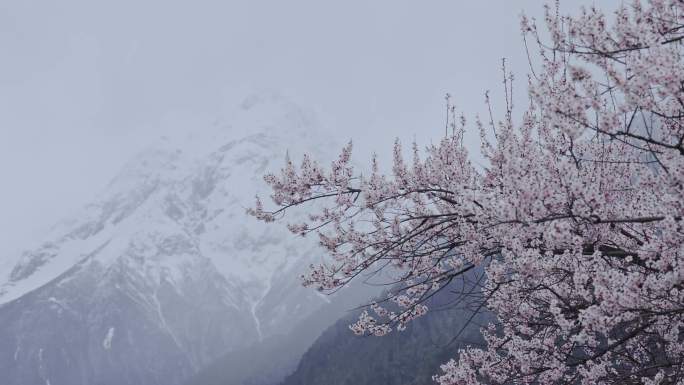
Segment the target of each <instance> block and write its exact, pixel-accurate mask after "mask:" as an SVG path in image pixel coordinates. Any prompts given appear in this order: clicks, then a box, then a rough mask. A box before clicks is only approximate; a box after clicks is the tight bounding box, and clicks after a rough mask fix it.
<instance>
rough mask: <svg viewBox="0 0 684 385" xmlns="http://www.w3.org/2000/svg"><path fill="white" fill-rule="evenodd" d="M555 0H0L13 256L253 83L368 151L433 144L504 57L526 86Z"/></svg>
mask: <svg viewBox="0 0 684 385" xmlns="http://www.w3.org/2000/svg"><path fill="white" fill-rule="evenodd" d="M543 3H544V1H542V0H525V1H504V0H501V1H458V0H448V1H447V0H442V1H437V0H435V1H415V0H414V1H400V0H387V1H370V0H345V1H334V2H333V1H321V0H310V1H304V0H287V1H282V0H281V1H261V0H249V1H230V0H223V1H218V0H214V1H209V0H195V1H176V0H153V1H141V0H117V1H106V2H105V1H94V0H61V1H48V0H45V1H34V0H0V177H1V178H2V182H1V183H2V184H1V186H2V188H1V189H0V251H4V250H10V249H14V248H22V247H26V246H27V244H26V242H28V241H30V240H33V239H34V238H36V237H37V234H39V232H40V231H41V230H42V229H43V228H44V227H45V226H47V225H49V224H51V223H53V222H54V221H55V220H57V219H59V218H60V217H61V216H63V215H64V214H65V213H67V212H68V211H70V210H71V209H73V208H75V207H78V206H80V205H81V204H83V203H86V202H87V201H88V200H89V199H90V198H91V197H92V196H93V194H94V193H95V192H96V191H98V190H100V189H101V188H102V187H103V186H104V185H105V184H106V182H107V181H108V180H109V179H110V178H111V177H112V175H113V174H114V173H115V172H116V170H117V169H118V168H119V167H120V165H121V164H122V163H124V162H125V161H126V160H127V158H129V157H130V156H131V155H132V154H133V153H135V152H137V151H139V150H140V149H141V148H142V147H143V146H144V145H146V144H147V143H151V142H153V141H154V140H156V139H155V138H158V137H159V136H161V135H163V134H164V133H166V132H168V131H178V130H181V131H190V130H201V129H202V127H203V126H204V127H206V124H208V122H211V121H212V120H213V119H214V118H215V117H216V116H217V115H219V114H220V113H221V111H225V110H226V109H227V108H228V107H232V105H233V104H235V103H236V101H237V100H240V99H241V98H242V97H243V96H247V95H248V94H250V93H254V92H260V91H262V90H269V91H276V92H279V93H281V94H283V95H285V96H287V97H289V98H291V99H292V100H294V101H296V102H298V103H299V104H300V105H301V106H302V107H304V108H305V109H310V110H312V111H314V113H316V114H317V115H318V118H319V120H320V121H321V122H322V123H323V124H324V125H325V126H327V127H329V128H330V129H334V130H336V131H337V132H338V133H339V135H340V136H341V137H345V138H346V137H352V138H354V139H355V142H356V143H357V144H358V145H357V148H358V149H359V151H373V150H376V151H378V152H380V153H382V152H384V151H385V150H388V149H389V148H390V147H391V142H392V138H393V137H396V136H399V137H401V138H403V139H404V140H405V141H410V140H411V139H412V138H414V137H415V138H416V139H417V140H418V141H419V142H421V143H429V142H430V140H432V139H436V138H439V135H440V134H441V133H442V132H443V129H444V94H445V93H446V92H450V93H451V94H452V95H454V98H453V100H454V102H455V103H456V104H457V106H458V107H459V109H461V110H464V111H465V112H466V114H467V115H468V116H473V115H474V114H475V113H477V112H482V111H483V93H484V91H485V90H487V89H491V90H492V91H494V92H495V95H496V94H499V93H500V92H499V91H500V89H501V88H500V87H501V85H500V84H501V73H500V66H501V58H502V57H507V58H508V60H509V68H510V69H512V70H513V71H514V72H515V74H516V75H517V78H518V81H517V83H516V87H517V89H516V91H517V92H518V95H522V94H523V93H524V89H525V87H524V85H525V82H526V80H525V79H526V73H527V71H528V64H527V58H526V56H525V52H524V48H523V45H522V40H521V37H520V32H519V19H518V16H519V14H520V13H521V11H522V10H523V9H525V10H526V12H527V13H528V14H529V15H533V16H539V15H541V13H542V4H543ZM579 3H580V1H569V0H566V1H564V2H563V9H568V8H569V7H576V6H577V5H578V4H579ZM582 3H588V4H591V3H590V2H587V1H583V2H582ZM601 3H602V4H608V5H611V4H615V3H616V1H608V0H606V1H603V2H601ZM0 258H2V256H0Z"/></svg>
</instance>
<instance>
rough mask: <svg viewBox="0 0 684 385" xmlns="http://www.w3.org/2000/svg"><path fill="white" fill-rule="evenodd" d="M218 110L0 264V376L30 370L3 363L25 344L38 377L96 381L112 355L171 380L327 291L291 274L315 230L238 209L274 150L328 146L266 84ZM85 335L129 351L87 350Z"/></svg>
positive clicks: (143, 373) (279, 324) (298, 315)
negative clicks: (36, 362)
mask: <svg viewBox="0 0 684 385" xmlns="http://www.w3.org/2000/svg"><path fill="white" fill-rule="evenodd" d="M228 116H229V117H228V118H226V119H224V120H225V121H218V122H217V123H216V124H215V125H214V126H213V127H211V128H208V129H206V130H202V131H197V132H195V133H194V134H192V135H188V136H179V137H172V138H166V139H165V140H164V141H163V143H161V144H160V145H159V146H157V147H155V148H150V149H149V150H147V151H144V152H143V153H141V154H140V155H138V156H136V157H135V158H134V159H132V160H131V161H130V162H128V163H127V164H126V165H125V167H124V168H123V169H122V171H121V172H120V173H119V174H118V175H117V176H116V177H115V178H114V179H113V180H112V181H111V183H110V184H109V185H108V186H107V187H106V188H105V189H104V190H103V191H102V192H101V193H100V194H99V196H98V197H97V198H96V199H95V200H94V202H93V203H91V204H89V205H87V206H86V207H84V208H83V209H82V210H81V211H80V212H78V213H76V214H75V215H73V217H72V218H69V219H67V220H64V221H62V222H60V223H59V224H58V225H56V226H55V227H54V228H53V229H52V231H51V233H50V234H49V236H48V237H47V238H46V239H44V240H43V242H42V243H39V244H38V246H37V247H34V248H32V249H30V250H28V251H26V252H24V253H23V254H22V255H21V256H20V258H19V260H18V262H17V263H16V264H14V265H13V266H12V267H11V269H9V270H7V269H6V271H2V272H0V279H2V280H0V322H1V323H2V324H3V326H5V325H7V327H5V328H4V329H5V331H2V330H0V346H11V351H9V350H8V351H7V352H5V351H4V350H3V349H2V348H0V372H2V373H9V374H8V375H9V376H10V377H8V378H12V379H14V380H12V381H9V382H8V383H9V384H15V383H16V384H20V383H22V382H21V381H29V382H30V381H33V380H32V379H31V377H26V376H30V373H29V372H22V369H21V368H23V367H24V365H23V364H21V365H20V364H15V365H12V366H10V365H9V362H10V361H15V360H18V361H21V360H22V359H23V357H30V352H32V351H33V352H37V349H38V348H40V349H41V350H40V351H39V352H40V353H39V356H40V362H41V377H42V379H43V380H47V378H48V376H49V378H50V379H51V380H52V381H53V383H55V384H57V383H58V382H57V379H58V376H61V377H59V378H62V379H68V380H64V381H67V382H65V383H73V384H77V383H80V382H73V381H84V379H83V378H81V377H78V376H77V375H76V373H78V375H79V376H80V373H89V376H91V377H89V378H86V379H85V380H88V381H91V383H102V384H105V383H106V381H105V382H102V381H104V379H106V378H108V377H107V375H108V374H107V373H117V370H121V367H126V368H128V370H131V371H135V373H136V374H135V376H133V377H131V378H134V377H135V378H138V379H143V380H144V381H146V382H144V383H149V384H157V383H159V384H161V383H164V384H175V383H178V381H180V380H181V379H182V378H183V377H187V375H188V374H190V373H192V372H193V371H196V370H197V369H198V368H200V367H202V366H203V365H206V364H207V363H208V362H210V361H211V360H213V359H215V358H216V357H217V356H218V355H220V354H223V353H225V352H226V351H229V350H231V349H236V348H239V347H241V346H247V345H249V344H252V343H255V342H258V341H260V340H262V339H264V338H267V337H269V336H273V335H275V334H279V333H287V331H288V328H291V327H292V326H293V325H296V324H297V322H299V321H300V320H302V319H304V318H305V317H307V316H309V315H310V314H312V313H313V312H314V311H315V310H316V309H318V308H319V307H320V306H322V305H323V304H325V303H326V301H327V298H321V297H319V296H318V295H316V294H315V293H313V292H310V291H308V290H305V289H303V288H301V287H300V285H299V281H298V276H299V273H300V272H302V271H303V269H305V268H306V267H307V266H308V265H309V264H310V263H311V262H313V261H316V260H318V259H319V258H320V254H321V251H320V249H319V247H318V245H317V242H316V240H315V239H310V240H304V241H303V240H302V239H301V238H296V237H295V236H293V235H292V234H290V233H289V232H288V231H287V230H286V229H284V228H283V227H281V226H268V225H264V224H263V223H260V222H258V221H256V220H254V219H253V218H251V217H249V216H247V215H246V213H245V210H246V208H247V207H250V206H251V205H252V204H253V203H254V195H255V194H256V193H259V192H261V193H265V192H266V185H265V182H263V179H262V175H263V174H264V173H265V172H267V171H269V170H274V171H275V170H277V169H279V168H280V167H281V166H282V163H283V159H284V158H285V154H286V152H290V154H293V155H297V154H300V153H303V152H305V151H306V152H313V153H314V154H318V155H319V156H320V157H321V158H322V159H332V157H333V156H334V155H333V154H335V153H336V150H337V149H338V148H339V146H338V145H337V144H335V143H334V142H333V141H332V140H331V139H330V138H329V136H328V135H325V134H323V133H321V132H320V130H319V129H318V127H316V123H315V120H314V119H313V118H312V117H311V116H310V115H308V114H307V113H305V112H303V111H302V110H301V109H299V108H298V107H296V106H295V105H293V104H292V103H291V102H288V101H286V100H284V99H282V98H279V97H277V96H274V95H258V96H254V97H251V98H248V99H246V100H245V101H244V102H243V103H242V104H241V105H240V106H239V107H238V108H237V109H236V110H235V111H233V112H232V113H231V114H228ZM264 195H266V194H264ZM294 309H297V311H294ZM29 314H30V315H31V316H30V317H29V316H28V315H29ZM198 316H200V318H199V319H198V318H197V317H198ZM27 317H28V318H27ZM34 329H39V330H42V332H41V333H37V334H32V332H33V330H34ZM102 330H107V333H106V335H105V337H104V340H103V339H102V334H101V333H102ZM115 332H116V336H117V337H116V338H117V341H116V349H112V346H113V345H112V340H113V338H114V337H115ZM90 334H92V336H91V335H90ZM66 341H68V342H66ZM89 341H100V342H99V343H97V345H100V346H99V349H98V351H100V352H102V351H103V350H104V351H107V352H108V353H110V354H114V352H118V351H119V349H120V347H122V346H124V345H125V346H126V349H128V353H127V354H125V355H122V356H119V355H114V356H111V357H109V358H105V357H104V356H103V357H100V356H98V354H104V353H97V352H96V351H95V350H92V347H91V346H90V344H91V342H89ZM65 344H72V345H73V346H65ZM19 346H21V352H20V350H19ZM43 346H45V347H46V348H45V349H47V350H45V351H43ZM15 347H17V348H16V349H15ZM102 348H104V349H102ZM15 350H16V351H15ZM19 352H20V353H21V354H19ZM25 352H26V353H25ZM5 353H6V354H5ZM34 354H35V353H34ZM117 354H120V353H117ZM5 356H6V357H5ZM33 357H36V355H34V356H33ZM26 359H29V358H26ZM2 362H6V363H7V365H5V366H3V364H2ZM79 365H81V366H79ZM88 365H91V366H92V365H96V367H95V368H93V367H90V366H88ZM165 365H171V366H170V367H167V366H165ZM67 367H68V368H71V369H68V370H72V371H73V373H72V372H68V370H67V369H66V368H67ZM57 368H62V369H57ZM58 370H61V372H59V373H57V372H55V371H58ZM166 372H168V376H164V378H161V377H158V375H157V374H155V373H166ZM53 374H54V376H53ZM136 376H137V377H136ZM174 376H175V377H174ZM170 378H171V379H172V380H169V379H170ZM77 379H78V380H77ZM68 381H71V382H68ZM131 381H132V382H130V383H131V384H136V385H137V384H138V382H135V381H133V380H131ZM141 381H142V380H141ZM121 384H124V383H121Z"/></svg>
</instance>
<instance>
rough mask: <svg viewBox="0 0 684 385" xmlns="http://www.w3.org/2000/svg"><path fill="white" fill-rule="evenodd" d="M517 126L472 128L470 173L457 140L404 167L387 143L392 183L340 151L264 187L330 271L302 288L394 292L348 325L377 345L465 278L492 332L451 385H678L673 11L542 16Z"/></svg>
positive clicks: (680, 173) (680, 309)
mask: <svg viewBox="0 0 684 385" xmlns="http://www.w3.org/2000/svg"><path fill="white" fill-rule="evenodd" d="M545 23H546V25H547V28H548V30H549V32H550V36H551V41H550V42H549V43H545V42H544V41H543V39H542V38H541V37H540V34H539V33H538V31H537V25H536V22H535V21H534V20H529V19H527V18H524V17H523V20H522V30H523V33H524V36H525V38H526V41H527V39H530V38H531V39H532V40H533V41H535V42H536V44H537V46H538V47H539V52H540V53H539V60H540V61H541V64H540V66H539V67H540V68H539V69H538V70H537V71H535V72H533V75H532V76H531V77H530V81H529V96H530V104H529V108H528V109H527V111H526V112H525V113H524V116H523V118H522V121H521V122H519V123H517V124H516V123H514V122H513V119H512V117H511V114H510V113H508V114H507V116H506V118H505V119H504V120H503V121H501V122H499V123H498V124H495V123H494V122H491V124H483V123H481V122H480V121H477V122H476V127H477V129H479V130H480V132H481V138H482V153H483V155H484V156H485V158H486V160H487V165H486V167H484V169H482V168H478V167H476V166H474V165H473V164H471V161H470V158H469V154H468V150H467V148H466V147H465V146H464V145H463V128H462V129H459V130H457V129H454V130H453V133H452V134H451V135H448V136H447V137H445V138H444V139H442V140H441V141H440V142H439V143H438V144H436V145H432V146H430V147H428V148H427V149H426V150H425V151H424V152H423V151H420V150H419V148H418V146H417V145H415V144H414V146H413V149H412V154H413V159H412V160H411V161H410V162H408V161H406V160H405V159H404V157H403V154H404V150H403V149H402V146H401V144H400V143H399V142H396V143H395V147H394V159H393V167H392V173H390V174H383V173H381V172H380V171H379V166H378V165H377V160H373V164H372V168H371V172H370V173H369V174H368V175H360V174H359V175H357V174H355V170H354V168H353V167H352V166H351V162H350V159H351V143H350V144H349V145H348V146H347V147H345V148H344V150H343V151H342V153H341V155H340V157H339V159H337V160H336V161H335V162H333V164H332V165H331V167H330V168H328V169H325V170H324V169H323V168H322V167H321V166H320V165H319V164H317V163H316V162H314V161H312V160H311V159H309V158H307V157H305V158H304V159H303V161H302V163H301V165H300V166H298V167H297V166H295V165H294V164H293V163H292V162H291V161H289V160H288V161H287V164H286V166H285V168H283V170H282V171H281V172H280V173H279V174H277V175H268V176H267V177H266V181H267V182H268V183H269V184H270V186H271V188H272V189H273V195H272V199H273V202H274V203H275V204H276V205H277V208H276V209H275V210H274V211H265V210H264V208H263V205H262V204H261V202H260V201H258V202H257V204H256V206H255V208H253V209H251V210H250V212H251V213H252V214H253V215H255V216H256V217H258V218H260V219H262V220H265V221H272V220H274V219H278V218H280V216H281V215H282V214H283V213H284V212H285V211H286V210H288V209H289V208H291V207H293V206H301V205H305V204H307V203H309V202H313V201H317V202H323V203H322V204H321V205H319V206H311V212H310V215H309V217H308V218H307V219H308V221H307V222H306V223H294V224H290V226H289V228H290V230H292V231H293V232H294V233H296V234H300V235H307V234H311V233H315V234H317V235H318V237H319V239H320V243H321V245H322V246H323V247H324V248H325V249H327V251H328V252H329V254H330V258H329V259H328V260H327V262H326V263H324V264H323V265H321V266H313V267H312V270H311V273H310V274H309V275H307V276H305V277H304V283H305V284H306V285H310V286H314V287H316V288H318V289H319V290H324V291H325V290H335V289H337V288H339V287H341V286H344V285H346V284H347V283H348V282H349V281H351V280H352V279H354V278H356V277H358V276H360V275H362V274H364V273H374V272H377V271H379V270H382V271H386V272H387V277H389V278H388V279H389V280H390V282H388V283H401V285H399V286H396V289H394V290H393V291H391V292H390V294H389V295H388V298H387V301H388V302H389V303H391V304H393V305H392V309H399V310H393V311H390V310H389V308H388V307H387V306H386V305H385V306H382V305H380V304H373V305H372V306H371V310H372V311H373V313H374V315H371V313H369V312H368V311H365V312H364V313H363V314H362V315H361V317H360V319H359V321H358V322H357V323H355V324H354V325H351V329H352V330H353V331H354V332H355V333H357V334H365V333H369V334H373V335H384V334H387V333H388V332H390V331H391V330H392V329H393V327H394V326H395V325H396V328H397V329H402V328H404V327H405V325H406V324H407V323H408V322H410V321H411V320H412V319H415V318H416V317H420V316H422V315H423V314H425V312H426V311H428V309H427V307H426V306H425V304H424V302H425V301H426V300H427V299H428V298H429V297H430V296H431V295H434V293H436V292H438V291H440V290H443V289H444V288H445V287H446V286H447V285H448V284H449V283H450V282H451V281H452V280H454V279H456V278H457V277H461V276H463V275H464V274H466V273H467V272H469V271H470V270H472V269H474V268H476V267H481V268H483V269H484V270H485V272H486V278H487V279H486V283H484V285H483V287H482V288H481V290H482V293H483V295H482V297H481V298H482V301H483V303H482V305H483V306H484V307H486V308H487V309H489V311H491V312H492V313H493V314H494V315H495V317H496V322H493V323H492V324H491V325H489V326H488V327H486V328H485V329H483V331H482V332H483V335H484V337H485V340H486V342H487V344H486V347H484V348H483V347H469V348H467V349H464V350H463V351H461V352H460V354H459V356H458V357H455V358H454V359H453V360H452V361H450V362H448V363H446V364H444V365H443V366H442V370H443V373H442V374H440V375H436V376H435V380H436V381H437V382H438V383H439V384H440V385H452V384H467V385H474V384H513V383H516V384H517V383H530V384H632V383H634V384H636V383H643V384H675V383H676V384H684V222H683V221H682V217H684V121H683V118H684V60H683V55H684V49H683V48H684V46H683V43H684V1H682V0H651V1H649V2H648V3H647V4H642V3H641V2H640V1H634V2H632V3H631V4H626V5H622V6H620V8H618V9H617V11H615V13H614V17H613V18H612V21H611V20H609V17H607V16H606V14H605V13H603V12H602V11H601V10H599V9H597V8H590V9H582V10H581V13H580V14H579V15H578V16H559V15H558V14H557V13H555V12H554V11H553V10H552V9H551V8H548V9H547V13H546V18H545Z"/></svg>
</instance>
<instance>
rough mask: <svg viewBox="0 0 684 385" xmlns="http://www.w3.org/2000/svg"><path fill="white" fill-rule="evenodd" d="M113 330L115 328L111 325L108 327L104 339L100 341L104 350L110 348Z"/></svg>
mask: <svg viewBox="0 0 684 385" xmlns="http://www.w3.org/2000/svg"><path fill="white" fill-rule="evenodd" d="M114 330H116V329H115V328H113V327H111V328H109V330H108V331H107V335H106V336H105V338H104V341H102V347H103V348H104V349H105V350H109V349H111V348H112V338H114Z"/></svg>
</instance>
